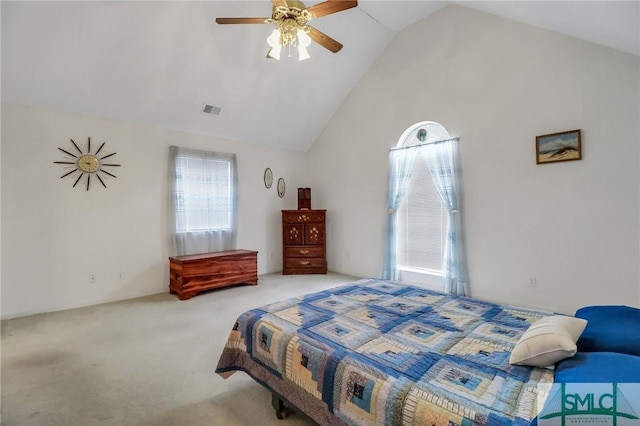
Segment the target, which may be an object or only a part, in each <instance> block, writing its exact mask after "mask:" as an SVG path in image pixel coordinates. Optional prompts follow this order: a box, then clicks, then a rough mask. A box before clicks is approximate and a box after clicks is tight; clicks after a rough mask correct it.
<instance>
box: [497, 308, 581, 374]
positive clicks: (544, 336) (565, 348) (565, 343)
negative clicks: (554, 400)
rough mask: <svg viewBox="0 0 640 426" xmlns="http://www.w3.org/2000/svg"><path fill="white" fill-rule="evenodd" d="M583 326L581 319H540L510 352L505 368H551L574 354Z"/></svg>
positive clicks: (563, 317)
mask: <svg viewBox="0 0 640 426" xmlns="http://www.w3.org/2000/svg"><path fill="white" fill-rule="evenodd" d="M586 326H587V321H586V320H584V319H582V318H574V317H568V316H564V315H552V316H549V317H544V318H541V319H539V320H538V321H536V322H534V323H533V324H531V326H530V327H529V329H528V330H527V331H525V333H524V334H523V335H522V337H521V338H520V340H519V341H518V343H517V344H516V346H515V347H514V348H513V352H511V357H510V358H509V364H514V365H531V366H533V367H552V366H553V365H554V364H555V363H556V362H558V361H560V360H563V359H565V358H570V357H572V356H574V355H575V354H576V351H577V347H576V342H577V341H578V338H579V337H580V335H581V334H582V332H583V331H584V328H585V327H586Z"/></svg>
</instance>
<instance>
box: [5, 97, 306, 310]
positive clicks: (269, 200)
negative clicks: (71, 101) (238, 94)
mask: <svg viewBox="0 0 640 426" xmlns="http://www.w3.org/2000/svg"><path fill="white" fill-rule="evenodd" d="M89 136H90V137H91V138H92V143H98V142H102V141H105V142H106V145H105V148H104V150H105V151H106V152H113V151H115V152H117V154H116V156H114V157H113V159H114V162H116V161H117V162H118V163H121V164H122V167H119V168H118V169H117V170H116V171H115V174H116V176H117V178H116V179H113V178H111V179H110V180H109V181H107V182H106V184H107V188H106V189H105V188H103V187H102V186H96V187H92V189H91V190H90V191H88V192H87V191H86V190H85V189H84V188H80V187H79V186H78V187H76V188H72V184H73V181H72V180H70V179H69V178H64V179H60V178H59V176H61V175H62V174H63V168H62V166H60V165H57V164H53V161H56V160H61V159H62V153H61V152H59V151H58V150H57V147H62V148H64V149H68V148H71V143H70V142H69V139H70V138H72V139H74V141H76V142H82V143H85V142H86V138H87V137H89ZM172 144H174V145H180V146H186V147H192V148H198V149H206V150H211V151H220V152H233V153H236V154H237V159H238V168H239V171H238V173H239V195H240V197H239V205H240V214H239V218H238V219H239V220H238V228H239V229H238V241H237V246H238V248H245V249H251V250H257V251H259V255H258V272H259V274H264V273H268V272H274V271H279V270H282V248H281V224H280V210H281V209H290V208H295V207H296V205H297V195H296V191H295V190H294V189H293V190H292V188H295V187H296V185H297V183H296V182H297V181H298V175H297V173H298V171H299V170H300V169H301V167H300V164H301V162H302V161H303V156H304V154H302V153H299V152H293V151H283V150H279V149H270V148H265V147H260V146H256V145H252V144H248V143H240V142H232V141H225V140H217V139H213V138H210V137H205V136H199V135H193V134H186V133H181V132H176V131H170V130H164V129H159V128H153V127H146V126H140V125H133V124H125V123H119V122H114V121H108V120H103V119H97V118H90V117H83V116H78V115H71V114H66V113H61V112H52V111H48V110H43V109H36V108H29V107H19V106H13V105H3V106H2V169H1V170H2V230H1V232H2V249H1V250H2V268H1V271H2V318H11V317H15V316H22V315H28V314H33V313H39V312H47V311H55V310H61V309H67V308H73V307H78V306H85V305H90V304H96V303H102V302H106V301H112V300H120V299H126V298H131V297H137V296H142V295H147V294H153V293H159V292H163V291H167V289H168V285H169V281H168V268H169V267H168V259H167V258H168V257H169V256H170V253H169V242H168V238H167V224H166V218H167V214H166V209H167V208H166V205H167V204H166V203H167V195H166V192H167V162H168V147H169V145H172ZM266 167H271V169H272V170H273V173H274V180H277V179H278V178H279V177H284V178H285V182H286V183H287V193H286V195H285V197H284V198H282V199H281V198H278V196H277V194H276V189H275V184H274V185H273V186H272V187H271V189H269V190H267V189H266V188H265V187H264V184H263V172H264V169H265V168H266ZM121 272H122V274H123V279H119V274H120V273H121ZM89 274H96V276H97V282H96V283H95V284H90V283H89V282H88V276H89Z"/></svg>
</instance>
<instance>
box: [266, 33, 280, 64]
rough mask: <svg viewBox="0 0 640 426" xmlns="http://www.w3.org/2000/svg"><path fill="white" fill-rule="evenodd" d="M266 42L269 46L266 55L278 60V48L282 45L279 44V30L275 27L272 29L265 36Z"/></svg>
mask: <svg viewBox="0 0 640 426" xmlns="http://www.w3.org/2000/svg"><path fill="white" fill-rule="evenodd" d="M267 44H268V45H269V46H271V49H270V50H269V53H267V56H268V57H270V58H273V59H276V60H278V61H279V60H280V50H281V49H282V46H281V45H280V30H278V29H277V28H276V29H275V30H273V32H272V33H271V35H270V36H269V37H267Z"/></svg>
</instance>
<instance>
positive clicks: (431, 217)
mask: <svg viewBox="0 0 640 426" xmlns="http://www.w3.org/2000/svg"><path fill="white" fill-rule="evenodd" d="M446 139H450V136H449V132H447V130H446V129H445V128H444V127H443V126H442V125H440V124H438V123H435V122H432V121H424V122H421V123H417V124H414V125H413V126H411V127H409V128H408V129H407V130H406V131H405V132H404V133H403V134H402V136H401V137H400V139H399V140H398V144H397V146H396V148H407V147H411V146H415V145H422V144H425V143H430V142H436V141H442V140H446ZM415 156H416V158H415V159H414V161H413V165H412V166H411V177H410V180H409V183H408V189H407V194H406V196H405V197H404V200H403V201H402V203H401V205H400V207H399V208H398V211H397V216H396V220H397V223H396V225H397V232H396V256H397V257H396V259H397V265H398V272H399V276H398V278H399V280H400V281H403V282H407V283H420V284H426V285H429V286H433V287H436V288H438V289H442V278H441V277H442V268H443V263H444V249H445V242H446V236H447V227H448V220H449V219H448V216H449V215H448V213H447V209H446V206H445V205H444V204H443V203H442V199H441V198H440V195H439V194H438V190H437V189H436V187H435V185H434V183H433V179H432V178H431V175H430V174H429V170H428V168H427V165H426V162H425V161H424V160H423V158H421V156H420V153H419V152H418V151H416V152H415Z"/></svg>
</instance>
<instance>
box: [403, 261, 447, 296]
mask: <svg viewBox="0 0 640 426" xmlns="http://www.w3.org/2000/svg"><path fill="white" fill-rule="evenodd" d="M398 272H399V280H400V282H402V283H405V284H413V285H417V286H419V287H424V288H427V289H429V290H435V291H444V285H443V283H442V272H439V271H433V270H429V269H421V268H411V267H406V266H401V267H399V268H398Z"/></svg>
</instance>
